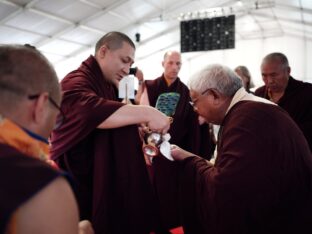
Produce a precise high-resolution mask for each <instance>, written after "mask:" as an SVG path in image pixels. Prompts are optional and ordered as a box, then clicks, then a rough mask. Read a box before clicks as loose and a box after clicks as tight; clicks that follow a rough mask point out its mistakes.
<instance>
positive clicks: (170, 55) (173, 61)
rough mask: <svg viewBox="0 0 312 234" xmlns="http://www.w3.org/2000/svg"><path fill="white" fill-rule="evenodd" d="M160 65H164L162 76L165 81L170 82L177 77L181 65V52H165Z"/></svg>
mask: <svg viewBox="0 0 312 234" xmlns="http://www.w3.org/2000/svg"><path fill="white" fill-rule="evenodd" d="M162 65H163V67H164V77H165V79H166V81H167V83H168V84H171V83H172V82H174V81H175V80H176V79H177V78H178V75H179V72H180V69H181V66H182V61H181V54H180V53H179V52H177V51H168V52H166V53H165V55H164V61H163V62H162Z"/></svg>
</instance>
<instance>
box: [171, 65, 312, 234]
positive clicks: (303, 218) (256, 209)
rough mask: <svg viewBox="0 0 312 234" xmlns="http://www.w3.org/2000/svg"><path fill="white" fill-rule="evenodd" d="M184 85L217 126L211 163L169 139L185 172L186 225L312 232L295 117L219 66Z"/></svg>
mask: <svg viewBox="0 0 312 234" xmlns="http://www.w3.org/2000/svg"><path fill="white" fill-rule="evenodd" d="M189 85H190V96H191V98H192V102H193V106H194V109H195V110H196V111H197V113H198V114H199V115H200V116H202V117H204V118H205V119H206V121H207V122H209V123H213V124H217V125H220V131H219V138H218V146H217V149H218V153H217V157H216V161H215V164H214V165H213V164H211V163H210V162H208V161H207V160H205V159H203V158H200V157H198V156H196V155H194V154H193V153H190V152H187V151H185V150H183V149H181V148H179V147H178V146H172V149H171V155H172V157H173V158H174V159H175V160H180V161H181V164H182V165H181V166H182V168H183V172H184V173H183V178H181V180H182V181H181V185H182V188H181V191H180V193H181V194H182V195H183V196H184V199H181V212H182V217H183V221H184V225H183V226H184V232H185V233H202V234H203V233H210V234H216V233H233V234H234V233H240V234H242V233H248V234H256V233H259V234H260V233H280V234H284V233H288V234H290V233H292V234H295V233H311V232H312V222H311V219H312V202H311V200H312V156H311V153H310V150H309V146H308V143H307V141H306V139H305V138H304V135H303V134H302V132H301V131H300V129H299V128H298V126H297V125H296V123H295V122H294V121H293V120H292V119H291V118H290V117H289V115H288V114H287V113H286V112H285V111H284V110H283V109H282V108H280V107H279V106H277V105H275V104H274V103H272V102H270V101H268V100H266V99H263V98H260V97H256V96H254V95H252V94H249V93H247V92H246V90H245V89H244V88H243V86H242V81H241V79H240V78H239V77H238V76H237V74H236V73H235V72H234V71H232V70H231V69H229V68H228V67H225V66H223V65H218V64H214V65H209V66H207V67H205V68H204V69H202V70H201V71H199V72H198V73H197V74H196V75H195V76H194V77H192V78H191V79H190V82H189Z"/></svg>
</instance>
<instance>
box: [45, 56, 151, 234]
mask: <svg viewBox="0 0 312 234" xmlns="http://www.w3.org/2000/svg"><path fill="white" fill-rule="evenodd" d="M61 85H62V90H63V92H64V95H63V101H62V110H63V111H64V112H65V115H66V119H65V122H64V123H63V124H62V125H61V127H60V128H58V129H56V130H54V131H53V133H52V138H51V143H52V150H51V156H52V159H54V160H55V161H56V162H57V163H58V165H59V166H60V167H61V168H63V169H65V170H67V171H69V172H70V174H72V175H73V177H74V180H75V181H76V183H77V185H78V192H77V198H78V203H79V208H80V212H81V218H82V219H85V218H86V219H91V221H92V224H93V226H94V229H95V232H96V233H101V234H102V233H138V234H140V233H149V231H151V230H152V229H153V228H154V226H155V223H154V222H155V219H154V215H155V207H154V202H153V201H154V193H153V190H152V186H151V183H150V181H149V177H148V173H147V170H146V167H145V160H144V157H143V154H142V148H141V147H142V142H141V140H140V137H139V134H138V128H137V126H136V125H131V126H126V127H122V128H115V129H97V126H98V125H99V124H100V123H102V122H103V121H104V120H105V119H106V118H107V117H109V116H110V115H111V114H112V113H114V112H115V111H116V110H117V109H118V108H119V107H121V106H122V105H123V104H122V103H120V102H118V101H116V100H117V90H116V89H115V87H114V86H113V84H111V83H108V82H107V81H106V80H105V78H104V77H103V75H102V72H101V69H100V67H99V65H98V63H97V61H96V60H95V58H94V57H93V56H90V57H89V58H88V59H87V60H86V61H84V62H83V63H82V64H81V66H80V67H79V68H78V69H77V70H75V71H73V72H71V73H69V74H68V75H67V76H66V77H65V78H64V79H63V80H62V83H61Z"/></svg>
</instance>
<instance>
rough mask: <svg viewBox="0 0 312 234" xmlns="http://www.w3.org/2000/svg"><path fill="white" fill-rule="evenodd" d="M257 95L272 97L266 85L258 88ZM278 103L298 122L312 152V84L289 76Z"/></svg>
mask: <svg viewBox="0 0 312 234" xmlns="http://www.w3.org/2000/svg"><path fill="white" fill-rule="evenodd" d="M255 95H257V96H259V97H263V98H266V99H270V98H269V96H268V92H267V89H266V86H262V87H260V88H258V89H257V90H256V92H255ZM277 104H278V105H279V106H280V107H282V108H283V109H284V110H286V111H287V112H288V114H289V115H290V116H291V117H292V119H293V120H294V121H295V122H296V123H297V124H298V126H299V128H300V129H301V131H302V132H303V134H304V135H305V137H306V139H307V141H308V143H309V146H310V150H311V152H312V84H310V83H305V82H302V81H299V80H295V79H294V78H292V77H289V81H288V84H287V87H286V90H285V93H284V95H283V97H282V98H281V99H280V100H279V101H278V103H277Z"/></svg>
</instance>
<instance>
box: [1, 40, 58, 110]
mask: <svg viewBox="0 0 312 234" xmlns="http://www.w3.org/2000/svg"><path fill="white" fill-rule="evenodd" d="M42 92H48V93H49V95H50V96H51V97H52V98H54V99H55V100H56V101H59V100H60V99H61V97H60V88H59V84H58V79H57V75H56V73H55V70H54V69H53V67H52V65H51V64H50V63H49V61H48V60H47V59H46V58H45V57H44V56H43V55H42V54H41V53H40V52H39V51H38V50H36V49H35V48H34V47H31V46H23V45H2V46H0V111H1V113H3V112H5V111H10V108H11V109H12V110H14V107H16V105H17V104H18V103H19V101H20V100H21V99H22V98H24V97H25V96H27V95H36V94H40V93H42Z"/></svg>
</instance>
